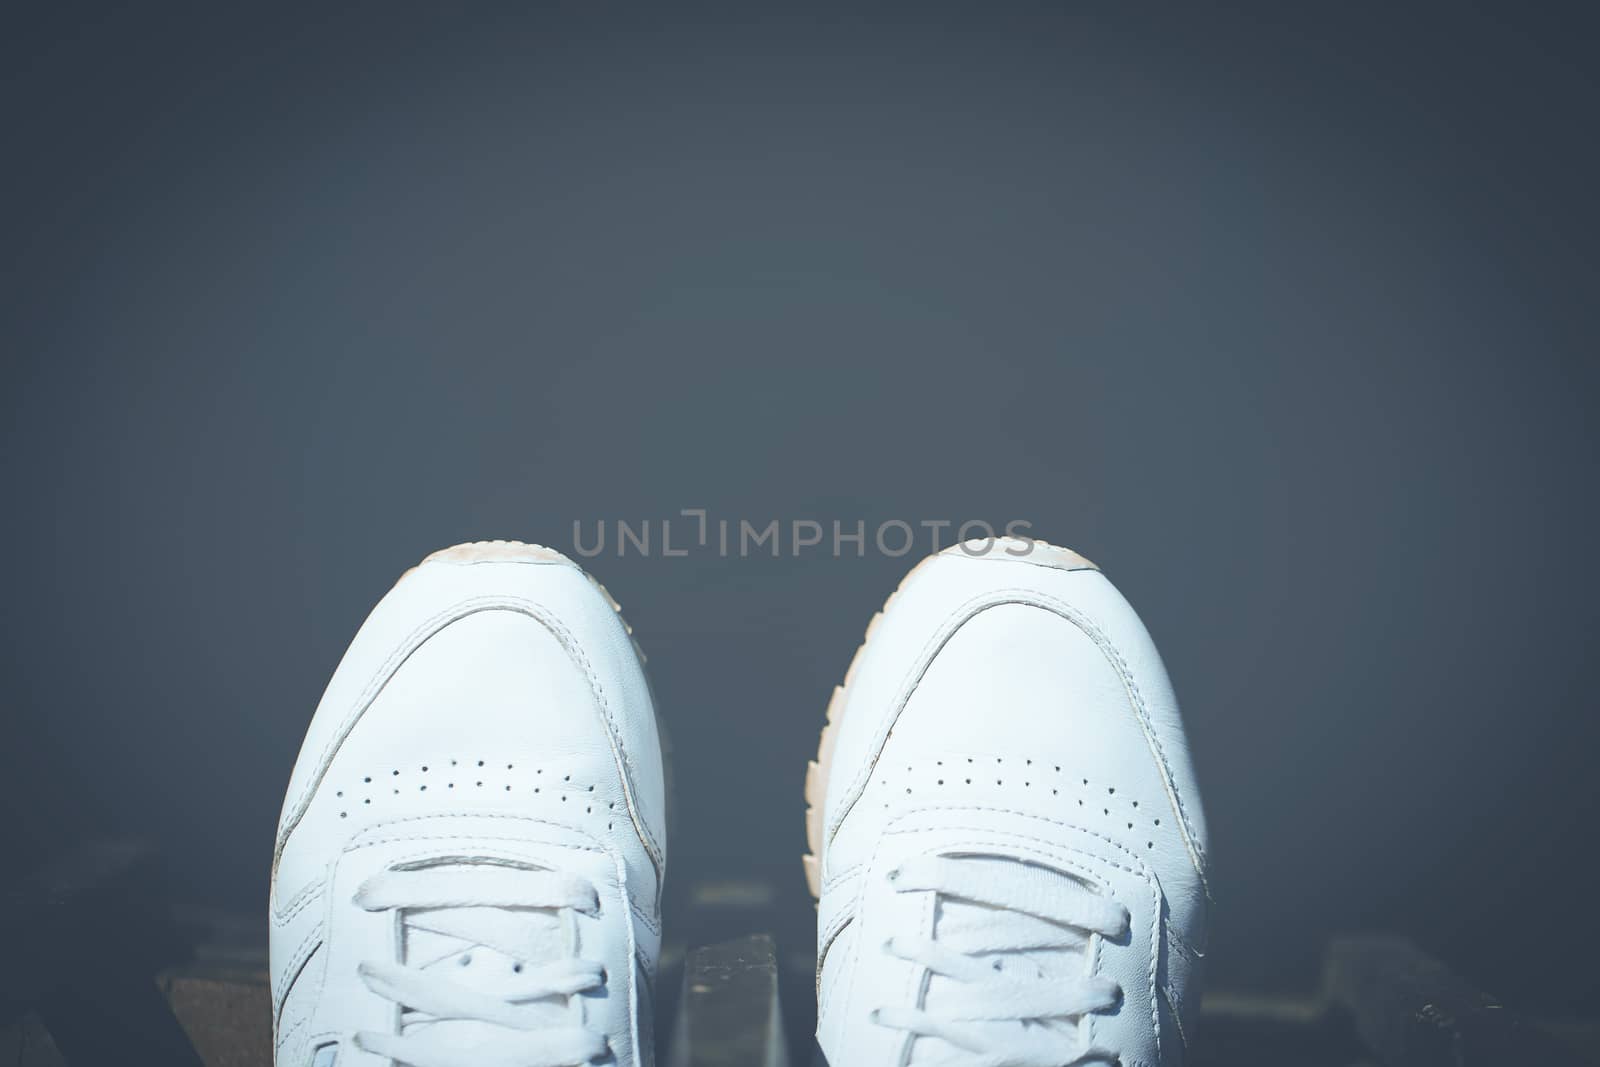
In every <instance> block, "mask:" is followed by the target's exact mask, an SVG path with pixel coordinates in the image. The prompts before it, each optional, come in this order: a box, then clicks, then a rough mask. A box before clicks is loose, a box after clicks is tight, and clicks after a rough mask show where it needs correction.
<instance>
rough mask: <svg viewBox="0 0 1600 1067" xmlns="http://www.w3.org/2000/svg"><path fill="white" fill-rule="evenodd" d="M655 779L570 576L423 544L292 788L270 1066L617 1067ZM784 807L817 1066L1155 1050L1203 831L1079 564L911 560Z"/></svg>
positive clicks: (643, 907)
mask: <svg viewBox="0 0 1600 1067" xmlns="http://www.w3.org/2000/svg"><path fill="white" fill-rule="evenodd" d="M984 549H986V550H984ZM663 778H664V774H663V765H662V756H661V746H660V735H659V733H658V729H657V724H656V718H655V709H654V706H653V704H652V699H651V695H650V690H649V687H648V685H647V683H646V681H645V675H644V670H643V657H642V656H641V655H640V654H639V653H638V650H637V647H636V646H635V644H634V643H633V641H632V639H631V637H630V632H629V630H628V628H627V626H626V625H625V624H624V623H623V621H622V620H621V618H620V616H619V615H618V613H617V610H616V602H615V601H613V600H612V599H611V597H610V596H609V595H608V594H607V593H606V591H605V590H604V589H603V588H602V587H601V586H599V585H598V584H597V583H595V582H594V581H593V580H592V579H590V578H589V577H588V576H587V575H585V574H584V572H583V571H582V570H581V569H580V568H579V567H578V566H577V565H576V564H574V563H572V562H571V561H570V560H568V559H567V558H565V557H564V556H562V555H561V554H559V553H557V552H554V551H552V550H550V549H545V548H540V547H537V546H533V545H523V544H517V543H514V542H485V543H479V544H470V545H461V546H457V547H455V548H450V549H446V550H444V551H442V552H437V553H435V554H433V555H432V556H429V557H428V558H427V559H426V560H424V561H423V563H422V564H421V565H420V566H418V567H416V568H415V569H413V570H412V571H410V572H408V573H407V574H406V575H405V576H403V577H402V578H401V580H400V582H399V583H398V584H397V585H396V586H395V588H394V589H393V590H392V591H391V592H390V593H389V595H388V596H386V597H385V598H384V599H383V601H382V602H381V603H379V605H378V606H377V608H375V609H374V610H373V612H372V615H371V616H370V617H369V618H368V619H367V621H366V623H365V625H363V626H362V628H361V631H360V633H358V634H357V635H356V638H355V640H354V642H353V643H352V644H351V646H350V649H349V651H348V652H346V654H345V657H344V660H343V661H342V662H341V663H340V665H339V668H338V670H337V672H335V674H334V676H333V680H332V681H331V682H330V683H329V685H328V689H327V692H326V693H325V694H324V696H323V698H322V702H321V704H320V705H319V706H318V708H317V712H316V715H315V717H314V718H313V719H312V722H311V726H310V729H309V731H308V732H307V735H306V740H305V744H304V746H303V748H302V749H301V753H300V757H299V760H298V761H297V763H296V765H295V769H294V775H293V778H292V779H291V781H290V785H289V792H288V796H287V798H286V799H285V802H284V808H283V815H282V818H281V820H280V822H279V827H278V835H277V844H276V849H275V852H274V857H273V870H272V896H271V905H270V913H271V914H270V920H271V956H272V958H271V971H272V1004H273V1020H274V1034H275V1057H276V1064H277V1067H335V1065H337V1067H367V1065H372V1067H377V1065H381V1064H388V1063H396V1064H410V1065H414V1067H498V1065H505V1067H511V1065H521V1067H564V1065H576V1064H589V1063H607V1064H617V1065H641V1067H647V1065H649V1064H651V1063H652V1062H653V1048H652V1045H653V1035H652V1031H651V1015H652V996H651V987H652V983H653V981H654V976H655V967H656V960H657V956H658V952H659V949H660V944H661V917H660V898H661V885H662V877H663V874H664V871H665V866H666V826H665V822H666V815H665V795H664V794H665V789H664V781H663ZM806 800H807V802H808V804H809V810H808V811H807V813H806V831H807V836H808V839H809V843H810V847H811V850H812V855H810V856H807V857H806V859H805V871H806V876H807V878H808V879H809V881H810V884H811V889H812V891H813V893H814V894H816V895H817V896H818V898H819V907H818V923H817V957H818V959H817V977H816V987H817V1006H818V1028H817V1036H818V1040H819V1041H820V1043H821V1045H822V1048H823V1049H824V1051H825V1052H826V1054H827V1056H828V1059H829V1062H830V1063H831V1064H832V1065H833V1067H865V1065H873V1067H878V1065H883V1064H913V1065H921V1064H952V1065H963V1067H979V1065H982V1067H1001V1065H1016V1067H1063V1065H1066V1064H1079V1063H1084V1064H1089V1063H1094V1064H1121V1065H1123V1067H1158V1065H1165V1067H1171V1065H1176V1064H1182V1063H1183V1062H1184V1049H1185V1045H1186V1039H1185V1036H1184V1035H1185V1030H1186V1028H1188V1027H1189V1026H1190V1025H1191V1024H1192V1020H1193V1017H1194V1014H1195V1007H1196V1001H1197V994H1198V984H1199V983H1198V969H1199V964H1200V960H1201V957H1202V953H1203V952H1204V949H1205V945H1204V932H1205V926H1206V908H1207V901H1208V891H1207V885H1206V873H1205V872H1206V852H1205V826H1204V821H1203V818H1202V816H1201V812H1200V806H1199V797H1198V795H1197V793H1196V789H1195V783H1194V777H1193V773H1192V771H1191V769H1190V765H1189V757H1188V753H1187V749H1186V745H1185V741H1184V737H1183V730H1182V726H1181V723H1180V721H1179V718H1178V708H1177V704H1176V702H1175V700H1174V698H1173V695H1172V691H1171V687H1170V685H1169V683H1168V681H1167V677H1166V673H1165V671H1164V669H1163V668H1162V665H1161V661H1160V659H1159V658H1158V656H1157V654H1156V650H1155V647H1154V646H1153V645H1152V644H1151V641H1150V638H1149V636H1148V635H1147V634H1146V632H1145V630H1144V628H1143V626H1142V625H1141V624H1140V623H1139V620H1138V618H1137V616H1135V615H1134V613H1133V611H1132V609H1131V608H1129V606H1128V605H1127V603H1126V602H1125V601H1124V600H1123V599H1122V598H1121V597H1120V596H1119V595H1118V593H1117V592H1116V590H1115V589H1114V588H1113V587H1112V586H1111V584H1110V583H1109V582H1108V581H1106V579H1105V578H1104V577H1102V576H1101V574H1100V573H1099V571H1098V570H1096V569H1095V567H1094V566H1093V564H1090V563H1089V562H1088V561H1086V560H1084V559H1083V558H1082V557H1080V556H1078V555H1077V554H1075V553H1073V552H1070V551H1067V550H1065V549H1061V548H1055V547H1052V546H1049V545H1046V544H1045V543H1043V542H1019V541H1013V540H1001V541H998V542H995V543H991V544H989V545H987V546H977V545H971V544H969V545H965V546H957V547H956V548H952V549H948V550H946V551H945V552H943V553H940V554H939V555H937V556H933V557H931V558H930V559H928V560H926V561H925V562H924V563H922V564H921V565H920V566H918V567H917V568H916V569H915V570H914V571H913V572H912V573H911V575H910V576H908V577H907V579H906V580H905V582H904V583H903V584H902V585H901V587H900V589H899V591H898V592H897V593H895V595H894V596H893V597H891V598H890V601H889V603H888V604H887V605H886V606H885V607H884V610H883V612H882V613H881V614H880V615H878V616H877V617H876V618H875V619H873V621H872V624H871V625H870V626H869V627H868V629H867V640H866V643H865V644H864V645H863V646H862V647H861V650H860V651H859V652H858V653H857V655H856V659H855V662H854V663H852V664H851V666H850V670H849V673H848V674H847V675H846V677H845V683H844V685H843V686H841V687H840V688H839V689H838V690H836V691H835V694H834V699H833V701H832V703H831V704H830V705H829V708H828V725H827V728H826V729H825V730H824V732H823V735H822V745H821V749H820V752H819V754H818V757H817V760H816V762H814V763H813V764H812V765H811V767H810V768H809V771H808V774H807V776H806Z"/></svg>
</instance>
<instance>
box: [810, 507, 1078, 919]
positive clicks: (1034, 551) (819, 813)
mask: <svg viewBox="0 0 1600 1067" xmlns="http://www.w3.org/2000/svg"><path fill="white" fill-rule="evenodd" d="M1023 543H1025V542H1023V541H1021V540H1019V539H1016V538H1010V537H1000V538H996V539H995V541H994V543H993V545H992V546H990V547H989V548H988V549H987V550H985V551H984V552H977V551H973V550H972V549H971V548H969V546H978V545H983V544H985V542H984V541H982V540H977V541H967V542H964V543H963V544H957V545H951V546H950V547H949V548H946V549H944V550H943V551H941V552H938V553H935V554H934V555H931V556H929V557H928V558H926V559H924V560H923V561H922V562H920V563H918V564H917V565H916V566H915V567H913V568H911V570H910V571H909V572H908V573H907V574H906V576H905V577H904V578H902V579H900V584H899V585H898V586H896V587H895V590H894V592H893V593H890V594H889V599H888V600H886V601H884V604H883V607H882V608H881V609H880V610H879V611H878V613H877V614H876V615H874V616H872V621H871V622H869V623H867V632H866V633H865V634H864V635H863V636H862V638H861V646H860V647H859V648H857V649H856V652H855V655H854V656H852V657H851V659H850V666H849V667H848V668H847V669H846V670H845V672H844V681H843V682H842V683H840V684H839V685H836V686H834V687H833V696H832V697H830V698H829V700H828V710H827V720H826V724H825V725H824V726H823V727H822V737H821V739H820V741H819V743H818V745H817V758H816V759H814V760H811V761H810V762H809V763H807V764H806V847H807V848H808V849H810V851H809V852H808V853H806V855H804V856H802V857H801V858H800V862H801V864H802V865H803V866H804V867H805V872H806V885H807V886H808V887H810V889H811V898H812V899H813V900H816V899H819V898H820V897H821V896H822V856H823V849H824V847H825V845H826V842H825V841H824V840H823V837H824V831H823V821H824V819H826V817H827V816H826V812H825V810H824V804H825V802H826V800H827V790H828V775H829V774H830V773H831V771H832V768H833V749H834V745H835V743H836V742H837V741H838V738H839V724H840V722H841V721H842V719H843V711H844V705H845V693H846V692H848V691H849V689H850V679H851V678H853V677H854V676H855V673H856V665H857V664H858V663H860V662H861V653H862V652H863V651H864V650H865V649H866V647H867V643H868V642H869V641H871V640H872V632H873V631H874V630H875V629H877V626H878V621H879V620H880V619H882V618H883V616H884V615H885V614H886V613H887V612H888V611H889V609H890V608H891V607H893V606H894V602H895V599H896V598H897V597H899V595H900V593H901V591H902V590H904V589H905V588H906V586H908V585H910V584H911V582H912V580H913V579H914V578H916V576H917V572H918V571H921V570H922V569H923V568H924V567H926V566H928V564H930V563H932V562H933V561H934V560H936V559H938V558H939V557H940V556H950V555H955V554H957V553H960V554H964V555H967V556H969V557H971V558H987V557H995V558H998V559H1002V560H1010V561H1012V562H1018V563H1031V564H1033V565H1035V566H1039V567H1053V568H1056V569H1059V570H1082V569H1083V568H1085V567H1091V568H1092V567H1094V564H1093V563H1091V562H1090V561H1089V560H1087V559H1084V558H1083V557H1082V556H1080V555H1079V554H1078V553H1076V552H1074V551H1072V549H1070V548H1062V547H1059V546H1057V545H1052V544H1050V543H1049V542H1047V541H1040V540H1037V539H1034V540H1032V541H1031V545H1032V547H1031V548H1030V549H1029V551H1028V552H1027V554H1025V555H1021V554H1015V555H1007V554H1006V551H1005V550H1006V549H1007V548H1008V547H1010V546H1013V545H1021V544H1023ZM997 554H998V555H997Z"/></svg>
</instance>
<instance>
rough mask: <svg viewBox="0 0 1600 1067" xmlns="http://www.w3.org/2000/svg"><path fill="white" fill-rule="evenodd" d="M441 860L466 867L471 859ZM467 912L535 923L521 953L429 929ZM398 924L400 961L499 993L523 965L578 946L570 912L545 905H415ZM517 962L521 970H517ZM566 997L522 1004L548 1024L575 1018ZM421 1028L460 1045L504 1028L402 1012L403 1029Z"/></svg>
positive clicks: (516, 982)
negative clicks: (530, 906) (502, 906)
mask: <svg viewBox="0 0 1600 1067" xmlns="http://www.w3.org/2000/svg"><path fill="white" fill-rule="evenodd" d="M442 866H447V867H457V868H463V869H465V868H471V867H474V866H476V865H475V864H470V863H461V864H449V865H442ZM467 913H478V914H481V915H483V916H484V917H485V918H487V919H490V920H498V921H505V920H507V919H510V920H511V921H512V922H514V923H516V924H518V925H519V926H528V927H532V928H534V930H533V933H532V936H531V937H530V938H529V939H528V940H527V941H526V942H525V943H524V945H523V946H522V948H523V951H524V952H525V953H526V954H525V955H512V954H508V953H507V952H504V951H501V950H500V949H497V948H490V947H488V946H486V945H481V944H474V943H472V942H471V941H469V940H463V939H462V938H461V937H458V936H452V935H451V934H448V933H444V932H441V931H440V930H439V929H434V927H443V928H448V927H449V926H450V925H451V924H452V923H451V921H452V919H457V918H459V917H460V916H461V915H463V914H467ZM401 929H402V933H401V962H403V963H404V964H405V965H406V966H407V967H415V968H417V969H418V970H420V971H423V972H425V973H427V974H431V975H436V976H438V977H440V978H443V979H446V980H448V981H450V982H452V983H454V984H455V985H459V986H464V987H466V988H468V989H473V990H477V991H479V992H482V993H486V994H488V995H490V996H498V997H504V996H506V995H507V994H508V993H509V992H511V991H512V990H514V989H516V988H518V987H521V986H524V985H525V984H526V981H525V979H524V973H525V972H526V971H528V970H530V969H532V968H535V967H538V966H539V965H540V964H543V963H548V962H550V961H552V960H555V959H564V958H570V957H572V956H575V955H576V954H577V947H578V946H577V929H576V926H575V924H574V923H573V922H572V920H571V917H570V916H564V915H562V914H560V913H559V912H557V911H554V910H552V909H547V908H418V909H414V910H411V911H408V912H406V913H405V915H404V917H403V918H402V928H401ZM519 966H520V967H521V968H522V970H521V971H519V970H517V968H518V967H519ZM569 999H570V998H565V997H551V998H549V999H546V1000H539V1001H531V1002H527V1003H525V1004H524V1005H523V1010H524V1011H525V1012H526V1013H527V1014H528V1015H529V1016H530V1017H532V1018H533V1019H534V1021H536V1022H541V1023H544V1024H547V1025H551V1026H560V1025H563V1024H570V1023H572V1022H573V1021H574V1018H573V1014H572V1013H573V1012H574V1011H578V1010H580V1009H578V1008H577V1007H576V1005H569V1004H568V1003H567V1001H568V1000H569ZM423 1029H429V1030H433V1031H435V1032H436V1033H439V1034H441V1035H448V1036H449V1038H450V1039H451V1040H452V1041H460V1042H462V1045H463V1047H470V1045H471V1044H472V1043H474V1042H476V1041H478V1040H481V1039H484V1038H488V1037H491V1036H494V1035H496V1034H502V1033H504V1029H503V1028H502V1027H499V1026H496V1025H494V1024H492V1023H486V1022H481V1021H478V1020H475V1019H433V1018H431V1017H429V1016H426V1015H420V1014H414V1013H411V1012H406V1013H405V1014H404V1015H403V1016H402V1018H401V1022H400V1032H401V1033H402V1034H407V1033H418V1032H420V1031H421V1030H423Z"/></svg>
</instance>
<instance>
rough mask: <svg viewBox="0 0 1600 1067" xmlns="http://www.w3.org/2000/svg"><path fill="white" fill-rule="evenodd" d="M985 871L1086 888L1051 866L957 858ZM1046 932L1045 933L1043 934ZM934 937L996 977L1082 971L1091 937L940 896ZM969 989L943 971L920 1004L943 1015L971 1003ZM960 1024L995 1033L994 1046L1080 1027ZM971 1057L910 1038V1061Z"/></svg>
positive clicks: (1044, 887) (1039, 885)
mask: <svg viewBox="0 0 1600 1067" xmlns="http://www.w3.org/2000/svg"><path fill="white" fill-rule="evenodd" d="M961 862H962V863H963V864H972V865H975V866H977V867H979V868H981V869H983V871H984V874H985V876H986V877H991V878H993V879H994V880H995V881H997V882H1006V883H1015V882H1016V881H1017V880H1019V879H1020V880H1025V881H1026V882H1027V883H1029V888H1030V890H1031V891H1032V892H1034V893H1042V894H1050V893H1062V894H1081V893H1085V892H1089V890H1088V889H1087V888H1086V887H1085V886H1084V884H1083V883H1082V882H1080V881H1078V880H1077V879H1076V878H1073V877H1072V876H1070V875H1067V874H1064V873H1062V872H1061V871H1057V870H1054V869H1052V868H1048V867H1041V866H1038V865H1037V864H1034V863H1028V862H1025V861H1022V860H1019V859H1014V858H1011V857H1005V856H970V857H965V858H963V859H962V861H961ZM1041 934H1043V935H1044V936H1041ZM933 938H934V940H935V941H937V942H939V943H940V944H942V945H944V946H945V947H947V948H952V949H955V950H956V951H960V952H963V953H964V954H966V955H968V956H970V957H971V958H973V959H975V960H980V961H982V962H984V963H987V964H989V965H990V966H992V967H993V968H994V970H995V978H996V979H997V980H1000V981H1004V980H1005V979H1006V978H1007V977H1012V978H1023V979H1039V978H1044V979H1051V978H1058V979H1070V978H1077V977H1081V976H1082V975H1083V974H1084V972H1085V967H1086V960H1085V953H1086V951H1087V950H1088V943H1089V937H1088V935H1087V934H1083V933H1081V932H1078V931H1072V930H1067V929H1065V928H1063V927H1060V926H1057V925H1055V924H1052V923H1047V922H1045V920H1043V919H1039V918H1037V917H1034V916H1031V915H1026V914H1022V913H1019V912H1015V911H1010V910H1007V909H1005V908H996V907H993V906H991V905H988V904H975V903H972V902H971V901H966V900H960V899H956V898H952V897H947V896H943V895H941V896H940V897H939V899H938V904H937V905H936V907H935V909H934V918H933ZM1063 939H1065V940H1066V941H1068V942H1069V943H1068V944H1067V945H1065V946H1063V947H1051V948H1015V947H1007V946H1016V945H1029V944H1033V943H1035V942H1039V941H1046V940H1050V941H1056V942H1059V941H1062V940H1063ZM970 993H971V987H970V986H969V984H968V983H966V982H962V981H959V980H957V979H954V978H949V977H946V976H944V975H937V974H934V975H930V976H929V978H928V990H927V993H926V994H925V996H924V998H923V1009H924V1010H925V1011H926V1012H927V1013H928V1014H929V1015H932V1016H934V1017H940V1016H945V1017H948V1016H949V1015H950V1014H951V1013H952V1012H953V1011H954V1009H956V1008H959V1007H962V1006H965V1005H966V1004H968V1003H970ZM962 1026H963V1028H969V1027H970V1028H971V1029H975V1030H977V1031H979V1032H981V1033H986V1034H989V1035H991V1036H992V1038H993V1041H994V1047H999V1048H1004V1047H1007V1046H1016V1045H1019V1044H1020V1045H1027V1044H1031V1043H1032V1041H1033V1040H1034V1039H1036V1038H1037V1036H1039V1035H1038V1033H1037V1032H1038V1031H1039V1030H1041V1029H1045V1030H1050V1031H1054V1032H1059V1033H1072V1032H1074V1031H1075V1030H1076V1029H1077V1024H1076V1023H1075V1022H1074V1021H1073V1020H1071V1019H1063V1018H1056V1019H1045V1020H1032V1019H1030V1020H1027V1021H1025V1022H1024V1021H1022V1020H996V1021H993V1022H979V1023H963V1024H962ZM964 1055H968V1053H966V1052H965V1051H964V1050H962V1049H960V1048H958V1047H957V1046H955V1045H952V1044H950V1043H949V1042H947V1041H945V1040H943V1039H942V1038H937V1037H918V1038H916V1039H915V1040H914V1041H913V1042H912V1047H911V1057H910V1059H909V1061H908V1063H912V1064H925V1063H942V1062H946V1061H950V1060H957V1061H959V1059H960V1058H961V1057H962V1056H964Z"/></svg>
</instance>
